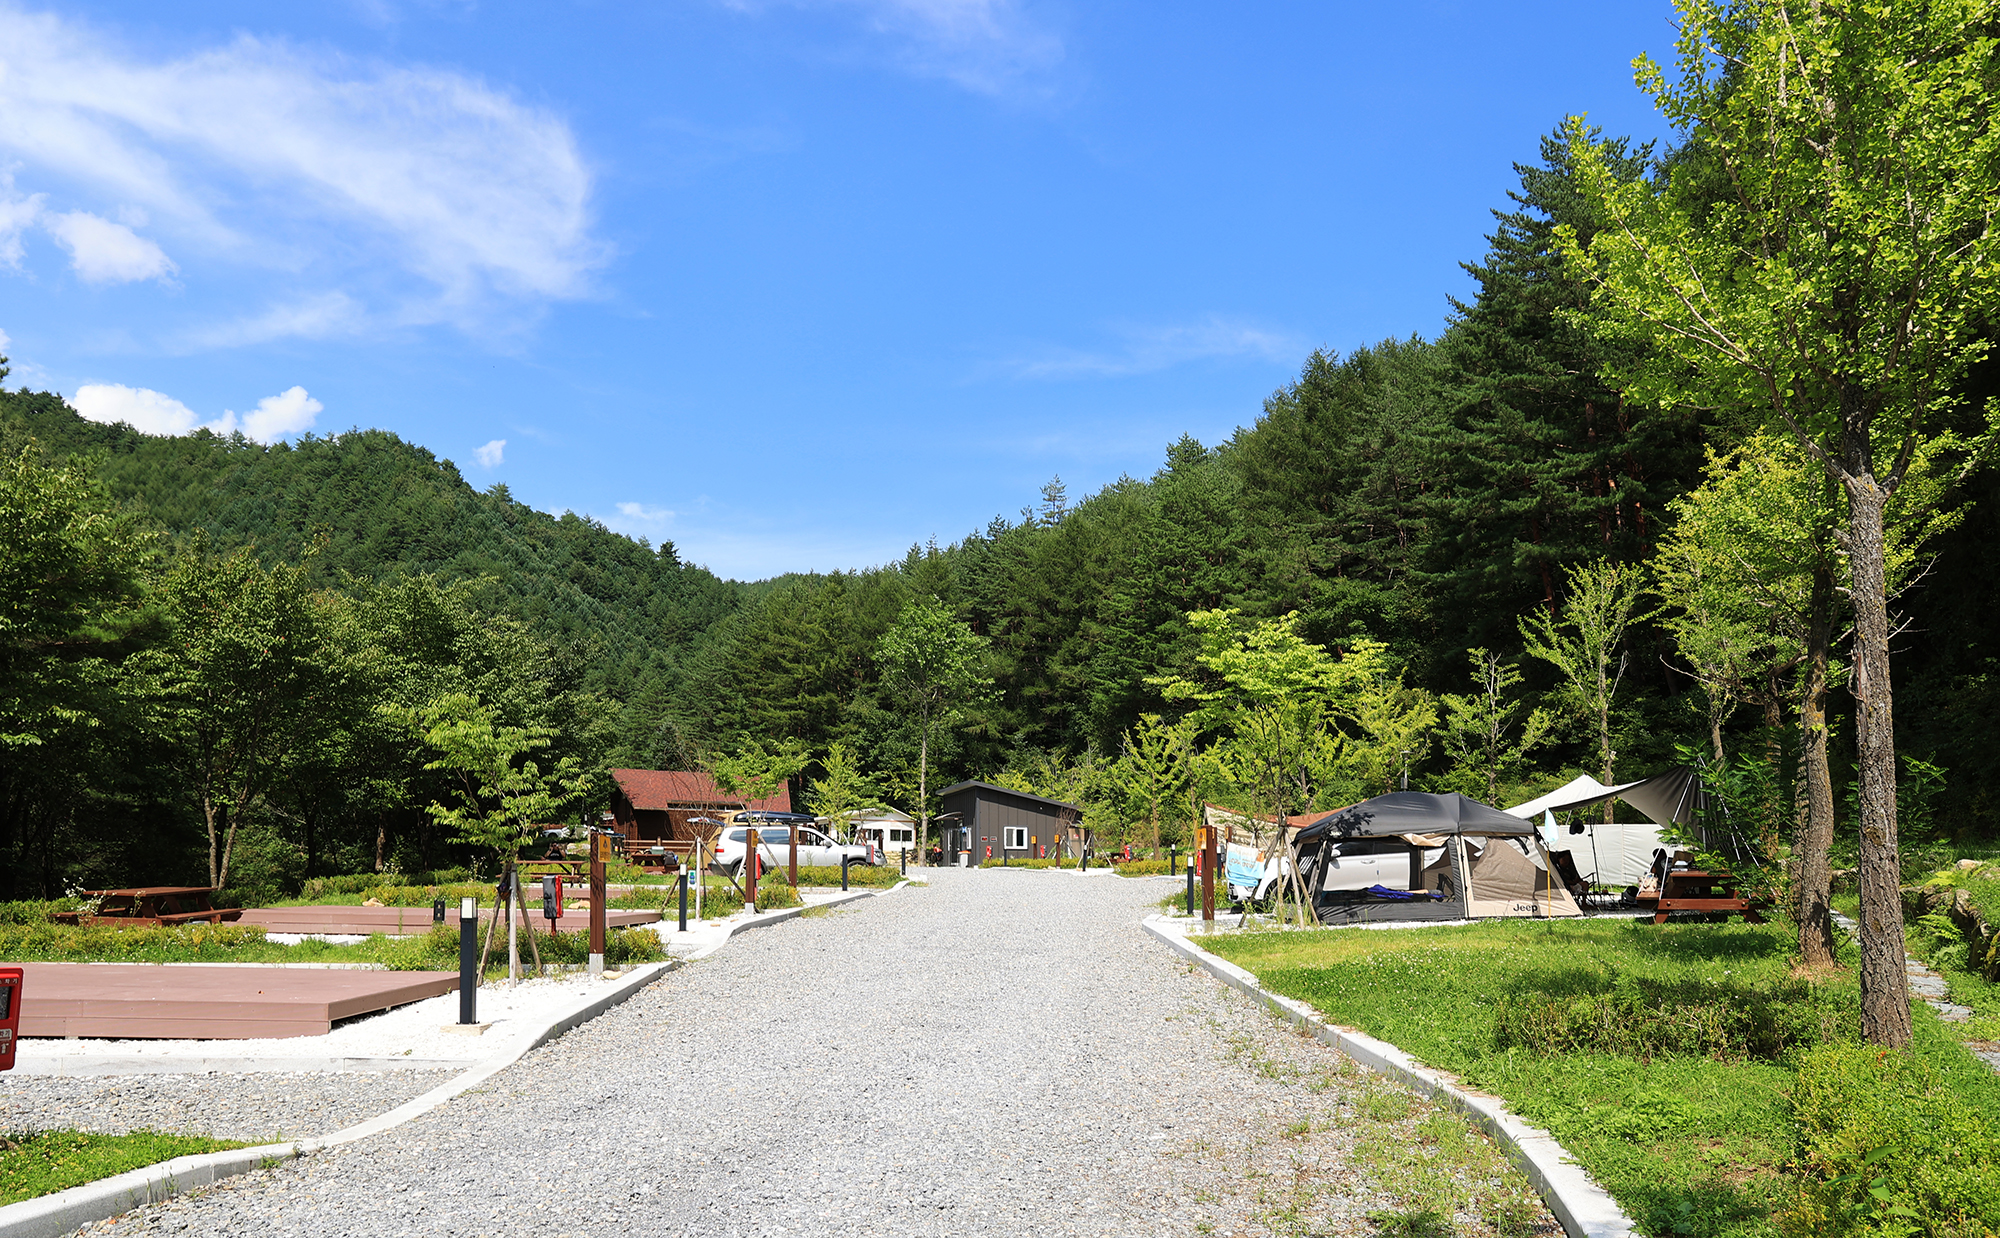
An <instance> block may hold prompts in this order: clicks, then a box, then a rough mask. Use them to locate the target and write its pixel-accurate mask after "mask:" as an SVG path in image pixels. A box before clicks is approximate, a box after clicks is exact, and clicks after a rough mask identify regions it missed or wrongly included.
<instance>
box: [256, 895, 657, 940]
mask: <svg viewBox="0 0 2000 1238" xmlns="http://www.w3.org/2000/svg"><path fill="white" fill-rule="evenodd" d="M528 910H529V912H530V913H532V914H531V919H532V920H533V921H534V927H535V931H537V932H540V931H541V930H542V929H544V928H546V927H547V926H548V923H549V922H548V921H547V920H544V919H542V907H541V902H540V900H536V901H535V902H531V903H529V904H528ZM492 918H493V909H492V908H491V907H482V908H480V910H479V922H480V923H481V924H482V925H483V924H485V923H486V921H488V920H490V919H492ZM659 920H660V913H659V912H657V911H618V910H615V909H612V908H606V909H605V912H604V926H605V927H606V928H631V927H633V926H635V925H640V924H657V923H659ZM237 923H238V924H245V925H256V926H257V927H258V928H261V929H263V930H264V931H265V932H268V933H325V934H336V933H339V934H351V935H354V936H358V937H366V936H369V935H370V934H373V933H382V934H385V935H387V936H389V937H417V936H421V935H422V934H425V933H428V932H430V931H431V909H430V908H428V907H253V908H251V909H249V910H247V911H245V912H244V913H243V918H242V919H241V920H239V921H237ZM444 923H445V927H446V928H449V929H456V928H458V908H457V907H456V906H451V907H447V908H446V909H445V913H444ZM556 927H557V928H558V929H560V930H561V931H563V932H565V933H574V932H578V931H580V930H587V929H589V928H590V913H589V912H588V911H572V910H570V909H569V908H564V909H563V916H562V919H560V920H557V921H556Z"/></svg>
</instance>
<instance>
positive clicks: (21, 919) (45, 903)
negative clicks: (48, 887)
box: [0, 898, 79, 924]
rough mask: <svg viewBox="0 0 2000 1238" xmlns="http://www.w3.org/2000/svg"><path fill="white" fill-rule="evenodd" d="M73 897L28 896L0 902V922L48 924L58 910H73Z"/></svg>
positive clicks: (74, 903) (74, 904) (75, 907)
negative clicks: (14, 901)
mask: <svg viewBox="0 0 2000 1238" xmlns="http://www.w3.org/2000/svg"><path fill="white" fill-rule="evenodd" d="M78 905H79V904H78V901H77V900H76V899H73V898H30V899H23V900H21V901H20V902H17V903H0V924H49V923H51V922H53V920H54V918H55V914H56V913H57V912H58V911H75V910H76V909H77V907H78Z"/></svg>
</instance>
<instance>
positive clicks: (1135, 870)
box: [1111, 860, 1180, 877]
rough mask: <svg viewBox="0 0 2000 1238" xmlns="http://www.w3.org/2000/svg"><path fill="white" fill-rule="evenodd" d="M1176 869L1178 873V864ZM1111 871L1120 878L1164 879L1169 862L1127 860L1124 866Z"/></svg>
mask: <svg viewBox="0 0 2000 1238" xmlns="http://www.w3.org/2000/svg"><path fill="white" fill-rule="evenodd" d="M1174 868H1175V870H1176V871H1178V870H1179V869H1180V865H1178V864H1176V865H1175V866H1174ZM1111 871H1113V872H1115V873H1117V874H1118V875H1119V876H1120V877H1164V876H1166V875H1167V861H1165V860H1127V861H1125V862H1124V863H1123V864H1119V865H1116V866H1115V867H1113V869H1112V870H1111Z"/></svg>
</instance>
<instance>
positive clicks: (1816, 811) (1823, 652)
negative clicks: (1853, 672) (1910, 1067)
mask: <svg viewBox="0 0 2000 1238" xmlns="http://www.w3.org/2000/svg"><path fill="white" fill-rule="evenodd" d="M1833 614H1834V588H1833V571H1832V569H1831V568H1830V567H1828V566H1826V565H1824V564H1822V565H1821V566H1819V567H1818V568H1815V569H1814V571H1813V587H1812V612H1811V614H1810V616H1809V617H1808V620H1807V624H1806V658H1805V683H1804V684H1802V685H1801V690H1800V692H1799V773H1800V775H1801V780H1802V781H1803V782H1804V783H1805V797H1806V803H1805V816H1804V819H1803V820H1802V821H1801V822H1800V823H1799V827H1800V828H1799V837H1798V845H1797V846H1796V847H1794V848H1793V856H1794V868H1793V872H1792V882H1793V889H1794V892H1795V895H1796V898H1797V903H1796V907H1795V910H1796V914H1797V917H1798V925H1799V957H1800V959H1801V960H1803V961H1804V963H1805V965H1806V966H1808V967H1830V966H1832V965H1833V875H1832V862H1831V860H1830V858H1829V852H1830V851H1831V850H1832V848H1833V774H1832V771H1831V769H1830V768H1829V766H1828V764H1827V739H1828V733H1827V724H1826V668H1827V662H1828V659H1829V657H1830V655H1831V653H1832V648H1833Z"/></svg>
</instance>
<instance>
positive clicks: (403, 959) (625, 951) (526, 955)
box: [380, 928, 667, 972]
mask: <svg viewBox="0 0 2000 1238" xmlns="http://www.w3.org/2000/svg"><path fill="white" fill-rule="evenodd" d="M480 944H481V945H482V946H484V945H485V939H484V938H483V937H482V938H481V939H480ZM535 945H536V946H537V947H539V948H540V949H541V952H542V961H543V962H544V963H587V962H589V961H590V933H589V932H588V931H586V930H579V931H577V932H574V933H549V932H545V931H543V930H541V929H537V930H535ZM520 946H521V959H522V961H523V964H524V965H526V966H532V965H533V963H534V957H535V956H534V950H532V949H530V947H529V945H528V941H527V938H526V937H525V936H524V937H522V938H521V942H520ZM666 957H667V950H666V946H665V945H663V944H662V943H661V941H660V935H659V933H658V932H657V931H655V930H653V929H651V928H614V929H608V930H606V932H605V934H604V961H605V962H606V963H608V964H611V965H613V966H623V965H625V964H629V963H656V962H658V961H659V960H661V959H664V958H666ZM380 958H381V961H382V964H383V966H385V967H387V968H389V970H391V971H457V970H458V930H457V929H456V928H434V929H432V930H431V931H430V932H428V933H425V934H423V935H422V936H419V937H393V938H388V939H386V940H385V941H384V942H383V944H382V948H381V954H380ZM496 963H497V965H498V966H500V967H502V968H504V967H505V966H506V965H507V938H506V934H505V933H504V932H499V933H495V934H494V941H493V951H492V953H491V954H489V955H488V956H487V959H486V969H487V971H489V972H491V971H492V970H493V969H494V967H495V966H496Z"/></svg>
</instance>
